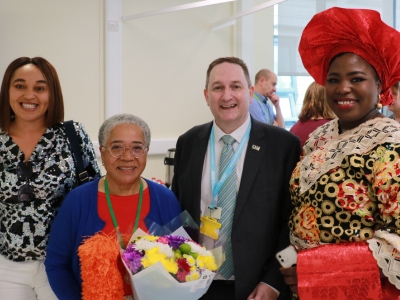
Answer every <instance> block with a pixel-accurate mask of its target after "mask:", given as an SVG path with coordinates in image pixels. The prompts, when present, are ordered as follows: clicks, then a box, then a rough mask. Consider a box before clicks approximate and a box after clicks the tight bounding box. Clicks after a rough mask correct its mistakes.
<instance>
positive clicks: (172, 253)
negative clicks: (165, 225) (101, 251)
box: [122, 235, 217, 282]
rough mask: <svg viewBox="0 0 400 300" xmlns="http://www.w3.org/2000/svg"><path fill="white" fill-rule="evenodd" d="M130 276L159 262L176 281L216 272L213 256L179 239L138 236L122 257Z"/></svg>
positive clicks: (188, 241) (186, 240) (185, 239)
mask: <svg viewBox="0 0 400 300" xmlns="http://www.w3.org/2000/svg"><path fill="white" fill-rule="evenodd" d="M122 259H123V260H124V261H125V263H126V265H127V266H129V269H130V270H131V272H132V274H136V273H138V272H140V271H142V270H143V269H146V268H148V267H150V266H152V265H153V264H155V263H157V262H160V263H161V264H162V265H163V267H164V268H165V269H166V270H167V271H168V273H170V274H172V276H173V277H174V278H176V279H177V280H178V281H179V282H188V281H193V280H198V279H200V277H201V275H202V274H203V273H204V271H206V270H209V271H216V270H217V265H216V263H215V259H214V256H213V255H212V254H211V252H210V251H207V250H206V249H205V248H203V247H202V246H200V245H198V244H197V243H195V242H193V241H191V240H189V239H187V238H185V237H182V236H173V235H166V236H139V237H137V238H135V239H134V240H133V241H131V243H130V244H129V246H128V247H127V248H126V250H125V253H124V254H123V256H122Z"/></svg>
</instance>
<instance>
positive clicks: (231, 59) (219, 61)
mask: <svg viewBox="0 0 400 300" xmlns="http://www.w3.org/2000/svg"><path fill="white" fill-rule="evenodd" d="M224 62H227V63H231V64H235V65H239V66H240V67H241V68H242V69H243V73H244V77H246V80H247V84H248V87H249V88H250V87H251V79H250V75H249V69H248V68H247V66H246V64H245V63H244V61H243V60H241V59H240V58H237V57H220V58H217V59H216V60H214V61H213V62H212V63H211V64H210V65H209V66H208V69H207V78H206V89H207V87H208V82H209V80H210V73H211V70H212V69H213V68H214V67H215V66H217V65H220V64H222V63H224Z"/></svg>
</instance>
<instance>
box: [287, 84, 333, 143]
mask: <svg viewBox="0 0 400 300" xmlns="http://www.w3.org/2000/svg"><path fill="white" fill-rule="evenodd" d="M334 118H335V114H334V113H333V112H332V110H331V109H330V107H329V105H328V103H327V102H326V100H325V88H324V87H323V86H322V85H319V84H318V83H316V82H315V81H314V82H312V83H311V84H310V85H309V87H308V88H307V91H306V93H305V95H304V101H303V107H302V108H301V112H300V114H299V120H298V121H297V122H296V124H294V125H293V126H292V128H290V132H291V133H293V134H295V135H297V136H298V137H299V139H300V144H301V147H302V148H303V145H304V143H305V142H306V140H307V139H308V135H309V134H310V133H311V132H313V131H314V130H315V129H316V128H317V127H319V126H321V125H323V124H325V123H326V122H329V121H330V120H332V119H334Z"/></svg>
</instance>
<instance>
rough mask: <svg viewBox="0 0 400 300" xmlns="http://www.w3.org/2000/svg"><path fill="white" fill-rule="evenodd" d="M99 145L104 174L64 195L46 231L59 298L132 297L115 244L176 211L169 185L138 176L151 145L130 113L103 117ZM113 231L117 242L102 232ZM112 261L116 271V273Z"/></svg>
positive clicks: (147, 132) (52, 282)
mask: <svg viewBox="0 0 400 300" xmlns="http://www.w3.org/2000/svg"><path fill="white" fill-rule="evenodd" d="M99 143H100V151H101V158H102V162H103V165H104V167H105V169H106V171H107V174H106V175H105V176H104V177H103V178H101V179H99V180H96V181H94V182H91V183H88V184H84V185H82V186H80V187H79V188H77V189H75V190H73V191H72V192H71V193H70V194H69V195H68V197H67V198H66V199H65V201H64V203H63V205H62V207H61V208H60V211H59V213H58V215H57V217H56V219H55V221H54V225H53V229H52V231H51V234H50V239H49V245H48V248H47V258H46V261H45V266H46V272H47V274H48V277H49V281H50V285H51V287H52V289H53V291H54V293H55V294H56V296H57V297H58V298H59V299H60V300H63V299H66V300H73V299H77V300H78V299H82V296H83V299H92V296H94V297H95V298H96V299H123V298H124V295H125V296H126V295H131V294H132V291H131V289H130V287H129V285H128V284H127V282H129V281H128V280H126V278H125V280H124V278H123V277H124V276H125V275H126V274H125V269H124V267H123V264H122V263H121V260H120V259H119V258H118V256H119V247H118V244H119V245H120V247H121V248H125V245H126V244H127V242H128V240H129V238H130V237H131V235H132V233H133V232H134V231H136V229H138V228H140V229H142V230H144V231H147V230H148V228H149V227H150V226H151V224H153V223H156V224H158V225H160V226H163V225H165V224H166V223H168V222H169V221H171V220H172V219H173V218H175V217H176V216H178V215H179V214H180V213H181V208H180V205H179V203H178V201H177V199H176V197H175V196H174V194H173V193H172V192H171V191H170V190H169V189H167V188H166V187H165V186H163V185H160V184H158V183H154V182H152V181H149V180H146V179H144V178H142V177H141V174H142V172H143V170H144V168H145V166H146V159H147V151H148V149H149V144H150V129H149V127H148V126H147V124H146V123H145V122H144V121H143V120H141V119H140V118H138V117H136V116H133V115H129V114H121V115H115V116H113V117H111V118H109V119H107V120H106V121H105V122H104V123H103V125H102V126H101V127H100V130H99ZM114 232H116V233H117V234H116V235H115V236H117V238H118V243H117V242H116V240H117V239H116V238H115V237H114V238H107V236H106V235H112V233H114ZM97 233H101V234H97ZM117 261H119V262H120V263H119V266H118V268H119V271H120V274H118V275H117V276H115V270H116V268H115V265H116V263H117ZM117 272H118V271H117ZM82 282H83V283H82Z"/></svg>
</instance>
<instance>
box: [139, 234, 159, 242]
mask: <svg viewBox="0 0 400 300" xmlns="http://www.w3.org/2000/svg"><path fill="white" fill-rule="evenodd" d="M143 238H144V239H146V240H148V241H150V242H155V241H157V240H158V238H159V237H158V236H155V235H146V236H144V237H143Z"/></svg>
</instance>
